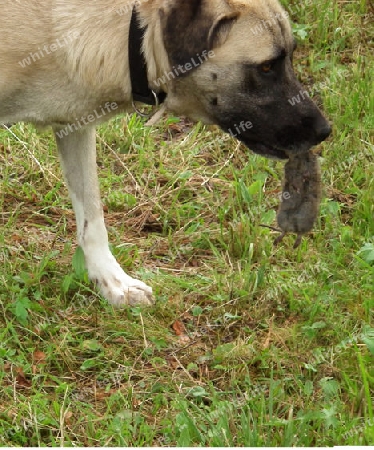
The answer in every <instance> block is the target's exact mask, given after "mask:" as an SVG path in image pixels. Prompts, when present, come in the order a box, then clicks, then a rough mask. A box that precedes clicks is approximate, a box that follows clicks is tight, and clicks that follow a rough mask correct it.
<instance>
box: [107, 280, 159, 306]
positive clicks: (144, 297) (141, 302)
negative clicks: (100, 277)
mask: <svg viewBox="0 0 374 450" xmlns="http://www.w3.org/2000/svg"><path fill="white" fill-rule="evenodd" d="M134 281H137V280H134ZM100 291H101V293H102V295H103V296H104V297H105V298H106V299H107V300H108V302H109V303H110V304H111V305H113V306H115V307H117V308H122V307H124V306H151V305H153V304H154V301H155V300H154V297H153V295H152V289H151V288H149V287H148V286H147V289H146V290H145V289H141V288H139V287H136V286H129V287H128V288H127V289H125V290H122V291H121V289H118V288H116V289H115V290H111V291H110V292H109V291H108V290H107V288H102V287H101V288H100Z"/></svg>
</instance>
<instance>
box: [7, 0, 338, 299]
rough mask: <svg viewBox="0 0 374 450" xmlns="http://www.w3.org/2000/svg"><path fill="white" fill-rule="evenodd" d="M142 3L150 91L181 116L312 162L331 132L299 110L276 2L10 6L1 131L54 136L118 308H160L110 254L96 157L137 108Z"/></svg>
mask: <svg viewBox="0 0 374 450" xmlns="http://www.w3.org/2000/svg"><path fill="white" fill-rule="evenodd" d="M134 5H135V6H136V9H137V14H138V18H140V22H141V24H142V26H144V27H146V29H145V33H144V39H143V42H142V49H143V54H144V57H145V61H146V64H147V66H146V67H147V75H148V83H149V87H150V88H152V89H154V90H155V91H156V92H160V91H163V92H165V93H166V94H167V98H166V101H165V105H166V107H167V108H169V109H170V110H172V111H173V112H174V113H176V114H183V115H187V116H189V117H191V118H193V119H196V120H202V121H203V122H205V123H215V124H218V125H219V126H220V127H221V128H222V129H223V130H225V131H227V132H231V133H232V134H234V135H236V136H237V138H238V139H240V140H241V141H242V142H244V143H245V144H246V145H247V146H248V147H249V148H250V149H251V150H253V151H255V152H257V153H259V154H262V155H264V156H267V157H278V158H286V157H287V153H289V152H307V151H308V150H309V148H310V147H311V146H312V145H315V144H317V143H319V142H321V141H323V140H324V139H325V138H326V137H327V136H328V135H329V134H330V131H331V129H330V126H329V124H328V123H327V121H326V120H325V118H324V117H323V116H322V114H321V112H320V111H319V110H318V108H317V107H316V106H315V104H314V103H313V102H312V101H311V100H310V99H309V98H308V97H306V98H304V96H303V101H301V102H299V103H297V104H295V105H294V106H292V104H291V103H292V102H290V101H289V100H290V99H291V98H293V97H295V96H297V95H298V94H299V93H300V92H305V91H303V89H302V86H301V85H300V84H299V83H298V81H297V80H296V78H295V75H294V72H293V70H292V53H293V50H294V39H293V37H292V34H291V28H290V25H289V22H288V19H287V14H286V13H285V11H284V10H283V9H282V8H281V6H280V5H279V3H278V2H277V1H276V0H136V1H135V0H129V1H127V0H95V1H93V2H89V1H87V0H38V1H36V0H28V1H19V0H2V3H1V21H0V35H1V41H2V45H1V56H0V122H2V123H13V122H17V121H28V122H33V123H34V124H36V125H51V126H52V127H53V130H54V132H55V135H56V140H57V147H58V150H59V154H60V157H61V163H62V167H63V171H64V174H65V177H66V181H67V184H68V187H69V191H70V195H71V198H72V202H73V207H74V210H75V214H76V220H77V228H78V243H79V245H80V246H81V247H82V249H83V251H84V254H85V259H86V266H87V269H88V274H89V276H90V279H91V280H93V281H94V282H95V283H97V285H98V286H99V288H100V291H101V293H102V294H103V295H104V296H105V297H106V298H107V299H108V301H109V302H110V303H111V304H113V305H118V306H120V305H126V304H132V305H134V304H150V303H152V301H153V298H152V290H151V288H150V287H148V286H147V285H146V284H144V283H143V282H141V281H138V280H135V279H133V278H131V277H130V276H129V275H127V274H125V273H124V272H123V270H122V269H121V268H120V266H119V265H118V263H117V262H116V260H115V258H114V257H113V255H112V254H111V252H110V250H109V248H108V236H107V231H106V228H105V224H104V218H103V211H102V206H101V202H100V194H99V187H98V180H97V172H96V158H95V124H96V123H98V122H100V121H102V120H107V119H108V118H110V117H111V116H112V115H113V114H117V113H118V112H121V111H124V110H126V109H127V110H129V109H131V103H132V96H133V90H132V83H131V77H130V67H129V57H128V45H129V27H130V20H131V16H132V9H133V6H134ZM130 41H131V39H130ZM130 44H131V42H130Z"/></svg>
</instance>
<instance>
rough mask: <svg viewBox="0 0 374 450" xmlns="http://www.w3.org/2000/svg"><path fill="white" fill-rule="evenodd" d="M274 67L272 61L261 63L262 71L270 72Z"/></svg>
mask: <svg viewBox="0 0 374 450" xmlns="http://www.w3.org/2000/svg"><path fill="white" fill-rule="evenodd" d="M272 69H273V65H272V64H271V63H265V64H261V72H262V73H269V72H271V70H272Z"/></svg>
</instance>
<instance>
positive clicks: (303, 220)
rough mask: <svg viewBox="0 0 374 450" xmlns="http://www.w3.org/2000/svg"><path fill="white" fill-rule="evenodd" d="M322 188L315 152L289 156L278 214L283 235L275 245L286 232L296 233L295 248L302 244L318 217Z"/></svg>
mask: <svg viewBox="0 0 374 450" xmlns="http://www.w3.org/2000/svg"><path fill="white" fill-rule="evenodd" d="M321 190H322V188H321V169H320V166H319V162H318V157H317V156H316V155H315V154H314V153H312V152H309V153H307V154H305V153H304V154H300V155H290V157H289V160H288V162H287V163H286V164H285V167H284V182H283V192H282V202H281V204H280V207H279V210H278V215H277V221H278V225H279V227H280V229H281V230H282V234H281V235H280V236H278V237H277V238H276V239H275V241H274V244H278V243H279V242H280V241H281V240H282V239H283V237H284V236H285V235H286V233H296V234H297V239H296V241H295V244H294V246H293V247H294V248H296V247H298V246H299V245H300V242H301V239H302V236H303V234H305V233H308V232H309V231H310V230H311V229H312V228H313V225H314V222H315V221H316V219H317V216H318V213H319V206H320V202H321Z"/></svg>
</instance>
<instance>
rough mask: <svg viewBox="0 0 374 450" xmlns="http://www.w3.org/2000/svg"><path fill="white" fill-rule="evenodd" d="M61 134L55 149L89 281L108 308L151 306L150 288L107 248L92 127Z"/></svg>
mask: <svg viewBox="0 0 374 450" xmlns="http://www.w3.org/2000/svg"><path fill="white" fill-rule="evenodd" d="M63 131H66V129H65V130H63ZM63 131H60V133H59V132H58V130H55V135H56V141H57V147H58V150H59V154H60V158H61V163H62V168H63V172H64V175H65V179H66V182H67V185H68V188H69V192H70V196H71V199H72V203H73V208H74V211H75V216H76V221H77V233H78V244H79V245H80V246H81V247H82V249H83V252H84V256H85V260H86V267H87V270H88V275H89V277H90V279H91V280H92V281H94V282H95V283H96V284H97V285H98V286H99V289H100V291H101V293H102V295H103V296H104V297H106V298H107V300H108V301H109V303H111V304H112V305H115V306H123V305H139V304H140V305H142V304H143V305H149V304H151V303H152V302H153V298H152V289H151V288H150V287H149V286H147V285H146V284H145V283H143V282H141V281H139V280H136V279H134V278H131V277H130V276H129V275H127V274H126V273H125V272H124V271H123V270H122V269H121V267H120V266H119V264H118V263H117V261H116V260H115V258H114V256H113V255H112V253H111V252H110V250H109V247H108V233H107V230H106V228H105V223H104V215H103V208H102V204H101V200H100V191H99V181H98V177H97V168H96V141H95V128H94V127H85V128H82V129H81V130H79V131H73V132H69V133H68V134H67V135H65V136H64V137H61V136H60V137H59V134H61V133H63Z"/></svg>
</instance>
